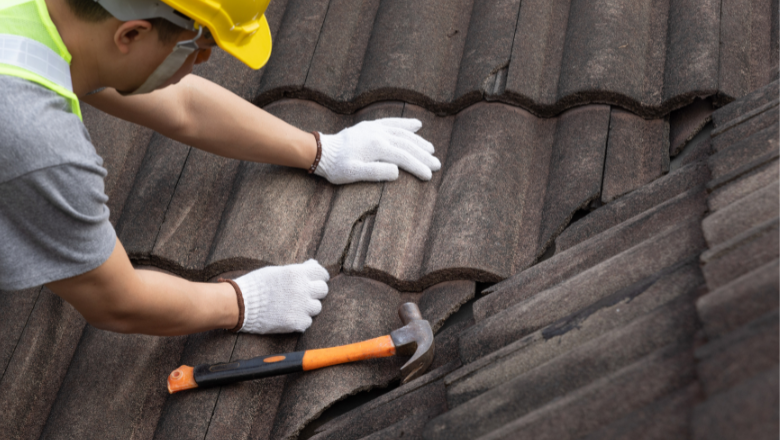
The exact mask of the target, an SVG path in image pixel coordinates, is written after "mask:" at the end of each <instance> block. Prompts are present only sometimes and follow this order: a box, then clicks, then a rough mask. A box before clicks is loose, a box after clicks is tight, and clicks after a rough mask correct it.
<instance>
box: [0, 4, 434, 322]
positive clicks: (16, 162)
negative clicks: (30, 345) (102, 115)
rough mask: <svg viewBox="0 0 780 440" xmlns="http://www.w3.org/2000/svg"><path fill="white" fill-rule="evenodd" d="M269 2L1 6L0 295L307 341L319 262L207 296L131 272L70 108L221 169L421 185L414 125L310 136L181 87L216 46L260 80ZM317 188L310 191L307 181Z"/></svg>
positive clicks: (424, 172) (201, 287) (232, 98)
mask: <svg viewBox="0 0 780 440" xmlns="http://www.w3.org/2000/svg"><path fill="white" fill-rule="evenodd" d="M268 1H269V0H254V1H249V0H162V1H156V0H0V97H2V98H0V289H2V290H6V291H8V290H20V289H25V288H30V287H33V286H39V285H46V286H47V287H48V288H49V289H51V291H53V292H54V293H55V294H57V295H59V296H60V297H61V298H62V299H64V300H65V301H67V302H68V303H70V304H71V305H73V307H75V309H76V310H78V312H79V313H81V314H82V315H83V316H84V318H85V319H86V320H87V322H89V323H90V324H91V325H93V326H94V327H97V328H100V329H105V330H109V331H115V332H122V333H143V334H151V335H181V334H190V333H194V332H201V331H206V330H212V329H220V328H222V329H229V330H232V331H242V332H250V333H259V334H268V333H285V332H293V331H297V332H302V331H304V330H305V329H306V328H308V327H309V326H310V325H311V323H312V317H313V316H315V315H317V314H318V313H319V312H320V310H321V307H322V306H321V302H320V301H321V300H322V299H323V298H324V297H325V295H326V294H327V293H328V286H327V281H328V280H329V276H328V272H327V271H326V270H325V269H324V268H323V267H322V266H321V265H320V264H319V263H317V262H316V261H314V260H309V261H306V262H304V263H301V264H292V265H287V266H277V267H265V268H261V269H258V270H255V271H252V272H249V273H248V274H246V275H244V276H241V277H238V278H236V279H235V280H230V281H226V280H221V281H220V282H216V283H198V282H190V281H187V280H184V279H182V278H178V277H175V276H172V275H168V274H165V273H161V272H157V271H152V270H148V269H147V270H143V269H134V268H133V266H132V264H131V263H130V260H129V258H128V256H127V253H126V252H125V250H124V248H123V246H122V243H120V241H119V240H118V239H117V236H116V233H115V231H114V229H113V227H112V226H111V224H110V223H109V221H108V217H109V211H108V208H107V207H106V201H107V199H108V198H107V196H106V195H105V193H104V182H103V179H104V177H105V176H106V170H105V169H104V168H103V167H102V163H103V162H102V159H101V158H100V157H99V156H98V154H97V153H96V151H95V148H94V146H93V145H92V144H91V142H90V138H89V134H88V132H87V130H86V128H85V127H84V125H83V123H82V121H81V111H80V107H79V100H82V101H84V102H87V103H89V104H90V105H92V106H94V107H96V108H98V109H100V110H102V111H104V112H106V113H108V114H111V115H113V116H116V117H119V118H122V119H125V120H128V121H131V122H134V123H137V124H140V125H143V126H146V127H149V128H151V129H153V130H155V131H157V132H158V133H161V134H163V135H165V136H167V137H169V138H171V139H174V140H177V141H179V142H182V143H185V144H188V145H192V146H193V147H196V148H200V149H203V150H205V151H209V152H211V153H214V154H218V155H221V156H225V157H229V158H234V159H240V160H247V161H254V162H263V163H271V164H277V165H284V166H289V167H296V168H301V169H304V170H309V171H310V172H313V174H316V175H318V176H321V177H323V178H325V179H327V180H328V181H330V182H331V183H334V184H345V183H350V182H357V181H386V180H394V179H396V178H397V177H398V172H399V171H398V169H399V167H400V168H401V169H403V170H405V171H407V172H409V173H411V174H413V175H414V176H416V177H417V178H419V179H422V180H429V179H430V178H431V173H432V172H435V171H437V170H439V169H440V167H441V164H440V162H439V160H438V159H436V158H435V157H434V156H433V152H434V149H433V146H432V145H431V144H430V143H429V142H427V141H426V140H424V139H423V138H422V137H420V136H418V135H417V134H416V131H417V130H418V129H419V128H420V126H421V123H420V121H418V120H415V119H405V118H389V119H380V120H376V121H366V122H362V123H360V124H357V125H355V126H353V127H350V128H347V129H344V130H342V131H341V132H339V133H336V134H330V135H328V134H322V133H319V132H313V133H307V132H304V131H301V130H299V129H297V128H295V127H293V126H291V125H289V124H287V123H285V122H283V121H282V120H280V119H277V118H276V117H274V116H272V115H270V114H268V113H267V112H265V111H263V110H262V109H260V108H257V107H255V106H254V105H252V104H250V103H248V102H246V101H245V100H243V99H241V98H239V97H238V96H236V95H234V94H233V93H231V92H229V91H228V90H226V89H224V88H222V87H220V86H218V85H216V84H214V83H212V82H209V81H207V80H205V79H203V78H200V77H198V76H195V75H191V74H190V73H191V71H192V67H193V65H194V64H197V63H200V62H204V61H206V60H207V59H208V58H209V55H210V53H211V50H212V48H213V47H214V46H219V47H220V48H222V49H223V50H225V51H226V52H227V53H229V54H231V55H232V56H234V57H236V58H238V59H239V60H241V61H242V62H244V63H245V64H247V65H248V66H249V67H252V68H254V69H258V68H260V67H261V66H262V65H263V64H265V63H266V61H267V60H268V57H269V56H270V51H271V34H270V31H269V28H268V23H267V21H266V18H265V15H264V13H265V9H266V8H267V6H268ZM312 178H315V177H312Z"/></svg>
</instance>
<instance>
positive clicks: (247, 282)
mask: <svg viewBox="0 0 780 440" xmlns="http://www.w3.org/2000/svg"><path fill="white" fill-rule="evenodd" d="M257 278H258V277H254V276H252V274H251V273H250V274H247V275H245V276H243V277H239V278H237V279H236V284H237V285H238V287H239V289H241V291H242V292H246V294H244V295H243V296H244V325H243V326H242V327H241V329H240V330H239V331H242V332H249V333H266V330H267V328H266V327H267V325H263V324H264V322H263V321H264V320H268V319H269V318H270V316H268V313H266V310H267V309H268V297H269V296H270V295H268V291H267V290H268V286H266V285H265V283H264V282H261V281H260V280H258V279H257Z"/></svg>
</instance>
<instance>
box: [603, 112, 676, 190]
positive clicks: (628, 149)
mask: <svg viewBox="0 0 780 440" xmlns="http://www.w3.org/2000/svg"><path fill="white" fill-rule="evenodd" d="M668 171H669V121H667V120H665V119H655V120H646V119H642V118H640V117H639V116H636V115H634V114H633V113H629V112H627V111H624V110H620V109H617V108H613V109H612V114H611V116H610V122H609V142H608V144H607V158H606V162H605V163H604V183H603V188H602V190H601V201H602V202H603V203H608V202H611V201H612V200H615V199H616V198H617V197H619V196H621V195H623V194H625V193H628V192H630V191H633V190H635V189H637V188H639V187H641V186H643V185H645V184H648V183H650V182H652V181H653V180H655V179H657V178H658V177H660V176H662V175H663V174H666V173H667V172H668Z"/></svg>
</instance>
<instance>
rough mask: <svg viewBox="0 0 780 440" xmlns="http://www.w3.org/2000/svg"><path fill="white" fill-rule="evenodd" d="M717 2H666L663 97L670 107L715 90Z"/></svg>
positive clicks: (711, 93)
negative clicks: (666, 26)
mask: <svg viewBox="0 0 780 440" xmlns="http://www.w3.org/2000/svg"><path fill="white" fill-rule="evenodd" d="M720 23H721V2H719V1H717V0H671V1H669V27H668V30H667V37H666V38H667V43H666V44H667V53H666V63H665V64H664V86H663V97H664V100H665V101H666V102H667V103H668V105H669V106H670V107H672V108H674V107H677V106H678V105H679V104H678V103H682V102H684V101H685V100H688V101H690V100H692V98H693V97H694V96H696V97H704V96H711V95H714V94H715V92H716V91H717V90H718V68H719V66H718V52H719V51H720V45H719V43H720V30H721V29H720Z"/></svg>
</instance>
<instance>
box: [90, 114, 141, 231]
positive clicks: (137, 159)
mask: <svg viewBox="0 0 780 440" xmlns="http://www.w3.org/2000/svg"><path fill="white" fill-rule="evenodd" d="M81 111H82V115H83V117H84V125H85V126H86V127H87V130H89V136H90V138H91V139H92V145H94V146H95V150H96V151H97V153H98V154H99V155H100V157H102V158H103V167H104V168H105V169H106V170H107V171H108V174H107V175H106V177H105V179H104V183H105V187H104V190H105V193H106V195H108V202H107V204H108V208H109V209H110V210H111V217H110V220H111V223H112V224H114V225H116V223H117V221H118V220H119V218H120V217H121V215H122V210H123V208H124V204H125V201H126V200H127V198H128V196H129V195H130V192H131V191H132V189H133V184H134V182H135V176H136V174H138V170H139V169H140V168H141V163H142V162H143V158H144V156H145V155H146V150H147V148H148V146H149V143H150V142H151V139H152V134H153V132H152V130H150V129H148V128H145V127H141V126H139V125H135V124H133V123H131V122H127V121H123V120H121V119H118V118H115V117H113V116H111V115H109V114H107V113H103V112H101V111H100V110H98V109H96V108H94V107H92V106H91V105H89V104H87V103H85V102H82V103H81Z"/></svg>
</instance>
